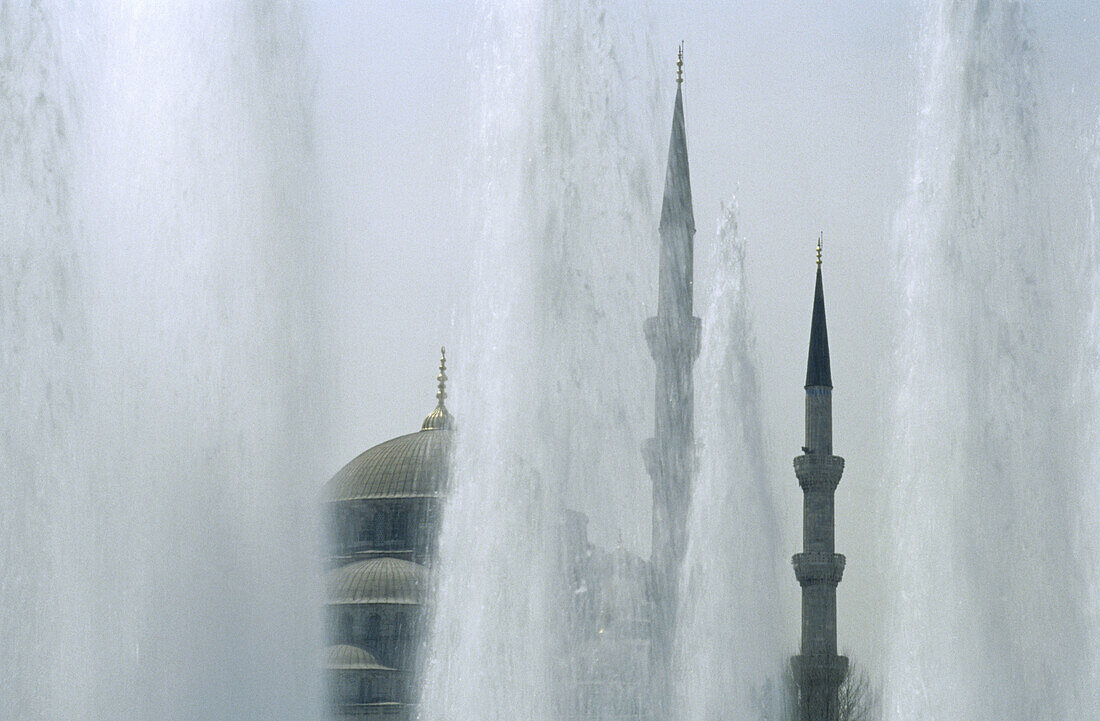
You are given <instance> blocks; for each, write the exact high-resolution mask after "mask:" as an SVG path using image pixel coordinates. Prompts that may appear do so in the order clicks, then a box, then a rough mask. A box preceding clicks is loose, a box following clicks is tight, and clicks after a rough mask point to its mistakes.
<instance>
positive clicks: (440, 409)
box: [420, 348, 455, 431]
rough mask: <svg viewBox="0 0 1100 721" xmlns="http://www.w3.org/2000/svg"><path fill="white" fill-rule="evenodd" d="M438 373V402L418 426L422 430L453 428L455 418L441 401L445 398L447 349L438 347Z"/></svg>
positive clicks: (436, 395)
mask: <svg viewBox="0 0 1100 721" xmlns="http://www.w3.org/2000/svg"><path fill="white" fill-rule="evenodd" d="M439 356H440V357H439V375H437V376H436V377H435V379H436V380H437V381H439V385H438V386H437V387H438V388H439V390H438V391H436V394H435V397H436V398H437V399H438V401H439V402H438V403H436V406H435V408H434V409H432V412H431V413H429V414H428V417H427V418H425V419H424V424H423V425H421V426H420V430H422V431H439V430H448V431H450V430H454V427H455V419H454V416H452V415H451V414H450V413H449V412H448V411H447V406H446V405H444V403H443V401H444V400H446V398H447V349H446V348H440V349H439Z"/></svg>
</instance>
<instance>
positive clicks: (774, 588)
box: [677, 203, 788, 721]
mask: <svg viewBox="0 0 1100 721" xmlns="http://www.w3.org/2000/svg"><path fill="white" fill-rule="evenodd" d="M708 245H709V244H708ZM710 248H711V251H710V253H709V254H708V256H707V257H706V258H705V260H704V262H703V263H701V267H702V268H703V269H704V272H703V273H701V274H700V276H701V277H700V282H699V284H698V287H699V288H701V289H702V288H708V289H709V292H708V293H707V296H706V300H705V302H703V303H701V304H700V306H701V308H700V310H701V312H702V313H701V314H703V317H704V318H705V319H706V320H705V322H704V325H703V342H702V351H701V354H700V357H699V363H698V366H697V370H696V381H697V385H696V393H697V400H696V423H697V425H696V427H697V428H698V431H697V438H698V441H699V446H700V449H701V450H700V462H699V473H698V476H697V478H696V481H695V487H694V491H693V495H692V510H691V515H690V518H689V520H688V546H687V552H686V554H685V559H684V564H683V571H682V577H681V582H680V599H681V601H680V618H679V621H678V654H679V655H678V658H679V664H678V668H679V669H680V671H681V678H680V679H679V683H678V687H679V688H678V699H679V702H678V704H677V708H678V710H679V713H680V714H681V718H683V719H685V720H686V719H702V720H705V721H716V720H717V719H745V720H746V721H748V720H749V719H753V720H754V721H756V720H758V719H781V718H784V716H783V710H782V707H783V703H784V702H785V700H786V697H785V687H784V684H783V676H782V673H781V672H782V668H783V665H782V664H783V660H784V659H783V658H782V654H783V652H784V651H786V650H788V649H787V647H784V646H783V644H782V633H781V631H782V629H783V624H782V623H781V619H780V618H779V617H778V615H777V613H776V608H778V607H779V594H780V589H779V587H778V584H779V583H782V582H785V581H787V579H788V573H787V572H786V569H781V568H780V567H779V559H780V558H782V556H783V554H782V553H781V552H780V549H781V545H782V543H781V541H782V539H781V536H780V533H779V528H780V524H779V523H778V518H777V513H776V509H775V502H774V499H773V495H772V494H773V487H774V479H773V477H772V474H771V473H769V472H768V468H767V467H766V464H765V447H764V437H765V436H764V429H763V420H762V418H761V412H762V403H761V398H760V387H759V381H758V380H757V360H756V353H755V333H754V332H753V329H752V322H751V308H750V305H749V301H748V295H747V288H746V279H745V266H744V261H745V240H744V238H742V237H741V236H740V235H739V234H738V232H737V215H736V205H735V204H734V203H730V204H729V205H724V206H723V208H722V216H721V218H720V219H719V225H718V237H717V243H715V244H713V245H711V246H710ZM784 565H785V564H784ZM733 614H735V615H736V622H731V616H732V615H733Z"/></svg>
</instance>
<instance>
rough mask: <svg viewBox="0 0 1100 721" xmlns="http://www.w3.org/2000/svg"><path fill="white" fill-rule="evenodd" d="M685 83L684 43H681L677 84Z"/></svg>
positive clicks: (677, 58)
mask: <svg viewBox="0 0 1100 721" xmlns="http://www.w3.org/2000/svg"><path fill="white" fill-rule="evenodd" d="M683 82H684V41H683V40H681V41H680V52H679V53H677V55H676V84H677V85H681V84H682V83H683Z"/></svg>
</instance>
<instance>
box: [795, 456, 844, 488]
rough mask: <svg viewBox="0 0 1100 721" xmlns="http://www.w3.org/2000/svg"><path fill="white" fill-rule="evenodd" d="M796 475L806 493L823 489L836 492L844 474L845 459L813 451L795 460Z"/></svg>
mask: <svg viewBox="0 0 1100 721" xmlns="http://www.w3.org/2000/svg"><path fill="white" fill-rule="evenodd" d="M794 473H795V475H796V476H798V485H800V486H802V490H804V491H812V490H818V489H822V488H824V489H827V490H829V491H830V492H831V491H835V490H836V487H837V484H838V483H840V476H841V474H843V473H844V459H843V458H841V457H840V456H829V455H825V454H824V453H814V452H812V451H811V452H809V453H807V454H805V455H802V456H798V457H796V458H795V459H794Z"/></svg>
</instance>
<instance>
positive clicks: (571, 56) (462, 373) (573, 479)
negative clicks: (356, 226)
mask: <svg viewBox="0 0 1100 721" xmlns="http://www.w3.org/2000/svg"><path fill="white" fill-rule="evenodd" d="M630 8H631V5H630V4H629V3H623V4H617V3H576V4H561V3H556V2H545V3H539V2H531V3H523V4H515V3H504V2H501V3H485V4H484V5H483V6H482V7H481V8H480V11H481V12H480V13H479V14H480V15H481V16H482V17H484V18H485V20H484V21H483V27H482V28H481V31H480V38H479V40H478V41H477V44H478V53H477V58H476V61H477V65H478V67H479V70H480V77H479V78H478V80H477V82H476V83H475V91H474V93H473V96H474V97H475V98H476V100H477V105H476V107H475V112H476V113H477V116H476V117H477V121H475V124H476V125H477V126H478V128H479V132H480V137H479V139H478V142H477V147H476V149H475V151H474V156H475V162H474V163H473V165H474V167H475V169H476V170H475V171H474V176H473V178H472V181H473V182H472V183H471V185H473V186H474V188H473V191H472V195H473V196H474V198H475V200H474V202H473V203H472V205H473V207H474V208H475V210H476V213H477V218H478V221H477V222H478V224H477V227H476V228H474V230H473V231H472V232H473V234H474V236H475V237H476V238H477V260H476V263H475V268H476V270H475V273H476V277H475V279H474V282H473V283H472V284H471V291H470V293H469V296H468V298H467V302H468V305H469V311H468V314H469V315H468V317H467V318H466V319H465V320H464V321H463V323H462V327H461V328H460V331H461V341H460V343H459V344H458V347H459V348H460V349H461V350H460V351H459V352H457V353H456V354H455V358H456V362H455V372H454V374H453V376H454V377H455V378H456V379H458V378H461V379H462V382H461V383H457V382H456V384H455V396H454V399H453V400H454V407H455V415H456V418H457V420H458V424H459V439H458V443H457V448H456V452H455V453H456V455H455V459H454V473H455V480H454V487H453V489H452V492H451V496H450V498H449V500H448V504H447V507H446V511H445V515H444V519H443V525H442V531H441V540H440V552H439V553H440V560H439V575H440V578H439V587H438V595H437V607H436V610H435V619H434V622H433V628H432V631H431V640H430V649H429V653H428V658H429V661H428V664H427V668H426V671H425V686H424V691H423V701H422V708H421V716H422V717H423V718H426V719H452V718H474V719H509V720H514V719H530V720H534V719H548V718H561V717H562V716H563V715H569V714H570V713H572V712H573V710H574V707H573V704H574V702H575V699H576V693H575V690H576V689H575V686H574V681H575V680H574V678H573V674H574V673H576V671H577V669H576V668H575V667H573V666H572V665H571V662H570V661H569V660H568V659H569V653H570V652H571V651H570V649H568V648H567V643H566V638H565V634H564V632H563V629H565V628H566V626H567V618H568V613H567V611H568V609H570V608H571V607H572V606H573V604H574V603H577V599H578V598H581V597H582V596H584V594H586V593H588V592H589V591H590V590H591V589H588V588H586V587H584V586H583V584H580V585H575V584H574V579H569V578H566V577H565V576H564V575H563V574H562V573H561V572H560V566H559V562H560V561H561V560H562V558H563V557H564V556H565V555H567V554H579V556H580V557H583V558H587V557H588V555H587V554H590V553H591V552H592V549H590V548H588V547H586V546H584V545H583V543H582V540H583V538H582V535H581V534H582V533H583V523H582V521H581V520H580V518H579V517H578V516H576V515H573V514H570V513H568V512H566V511H565V510H564V509H566V508H567V507H572V508H574V509H576V510H579V511H581V512H584V513H586V514H588V515H589V516H590V517H591V519H592V524H591V527H590V533H591V534H592V536H593V538H594V540H596V541H598V542H599V543H601V544H602V545H604V546H605V547H606V546H609V545H611V543H612V542H613V541H614V539H615V538H616V530H618V531H620V532H621V534H622V538H623V539H624V541H623V542H624V543H625V544H626V548H627V549H632V550H633V551H634V552H635V553H636V554H640V555H642V556H643V557H644V555H646V554H647V552H648V548H647V547H646V545H645V541H644V539H647V538H648V531H649V528H648V508H649V503H650V502H649V480H648V477H647V476H646V474H645V470H644V467H643V465H642V462H641V456H640V446H641V440H642V438H643V437H644V436H645V434H646V433H647V431H648V430H649V427H650V424H651V423H652V420H651V418H652V417H651V416H650V415H649V413H650V410H649V405H650V404H651V403H652V390H651V389H652V383H653V380H652V378H653V376H652V372H653V371H652V366H651V362H650V360H649V358H648V356H647V353H646V346H645V340H644V337H643V336H642V322H643V320H644V319H645V318H646V317H647V315H649V314H651V312H650V308H651V304H653V303H654V301H655V294H656V287H655V286H656V282H655V281H656V275H657V273H656V247H657V236H656V227H657V218H656V213H655V201H656V199H657V198H658V193H659V187H657V185H656V183H655V182H654V181H655V180H656V179H657V178H659V177H660V175H659V170H660V169H661V168H662V167H663V165H662V164H661V161H660V160H659V159H658V157H657V153H656V150H655V149H656V148H658V147H660V145H661V142H660V141H659V140H658V137H659V133H658V132H657V131H656V123H655V118H656V112H655V108H654V96H655V95H656V93H654V92H653V91H652V89H651V88H650V87H649V86H648V83H649V82H651V81H652V78H653V77H654V74H653V73H651V72H648V71H647V69H648V68H651V67H652V61H651V60H650V59H649V57H648V51H647V49H646V48H645V46H644V43H643V42H642V41H641V40H640V39H639V38H638V35H637V33H636V32H634V31H632V30H630V29H629V27H628V25H627V24H626V23H625V22H624V20H623V15H624V14H625V13H627V11H629V10H630ZM668 107H669V108H671V102H669V103H668ZM666 110H667V109H666ZM667 114H668V113H667V112H662V113H661V115H662V116H665V115H667ZM665 132H666V133H667V128H666V130H665ZM666 138H667V135H666ZM666 142H667V141H666ZM638 149H642V151H641V152H639V150H638ZM649 149H654V150H652V151H651V150H649ZM616 527H617V528H616ZM624 550H625V549H624ZM640 692H641V691H640V690H639V693H640ZM620 701H621V702H624V703H629V702H630V701H631V699H626V698H623V699H620Z"/></svg>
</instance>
